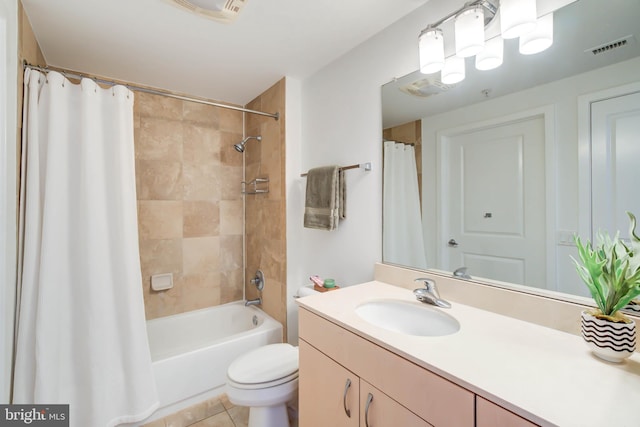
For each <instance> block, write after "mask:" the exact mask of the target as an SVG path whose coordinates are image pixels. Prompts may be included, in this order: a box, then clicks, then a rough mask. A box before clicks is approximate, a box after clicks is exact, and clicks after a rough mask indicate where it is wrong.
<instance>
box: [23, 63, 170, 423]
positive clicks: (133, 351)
mask: <svg viewBox="0 0 640 427" xmlns="http://www.w3.org/2000/svg"><path fill="white" fill-rule="evenodd" d="M24 81H25V109H24V112H25V116H24V119H23V120H24V124H23V160H22V172H23V173H22V190H21V193H22V198H21V199H22V200H21V222H22V224H21V233H22V236H21V238H22V245H21V254H22V260H21V266H20V267H21V271H20V277H21V279H20V284H19V291H20V302H19V307H18V308H19V317H18V330H17V345H16V363H15V377H14V384H13V392H14V395H13V397H14V403H30V404H31V403H34V404H54V403H60V404H69V405H70V417H69V418H70V425H71V426H76V427H87V426H92V427H93V426H95V427H101V426H115V425H117V424H120V423H125V422H135V421H139V420H142V419H144V418H146V417H147V416H149V415H150V414H151V413H152V412H153V411H154V410H155V409H156V408H157V406H158V403H157V401H158V399H157V393H156V389H155V381H154V378H153V372H152V368H151V358H150V355H149V346H148V343H147V335H146V325H145V318H144V305H143V299H142V288H141V273H140V259H139V254H138V231H137V219H136V218H137V214H136V193H135V170H134V149H133V94H132V93H131V92H130V91H129V90H128V89H127V88H125V87H122V86H115V87H113V88H109V89H102V88H100V87H99V86H98V85H96V84H95V82H93V81H92V80H89V79H83V80H82V82H81V84H79V85H76V84H72V83H71V82H70V81H69V80H67V79H66V78H64V77H63V76H62V75H61V74H58V73H55V72H49V73H48V75H47V76H45V75H44V74H41V73H40V72H38V71H34V70H29V69H27V70H26V72H25V79H24Z"/></svg>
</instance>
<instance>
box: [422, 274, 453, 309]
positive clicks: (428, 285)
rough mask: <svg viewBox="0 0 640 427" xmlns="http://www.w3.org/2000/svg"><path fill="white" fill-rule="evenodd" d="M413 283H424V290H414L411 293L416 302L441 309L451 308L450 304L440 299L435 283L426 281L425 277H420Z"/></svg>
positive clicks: (429, 280) (430, 280)
mask: <svg viewBox="0 0 640 427" xmlns="http://www.w3.org/2000/svg"><path fill="white" fill-rule="evenodd" d="M414 282H424V288H418V289H414V291H413V294H414V295H415V296H416V299H417V300H418V301H420V302H424V303H426V304H431V305H436V306H438V307H442V308H451V303H449V302H448V301H445V300H443V299H442V298H440V294H439V293H438V288H436V282H435V281H433V280H432V279H427V278H426V277H420V278H418V279H415V280H414Z"/></svg>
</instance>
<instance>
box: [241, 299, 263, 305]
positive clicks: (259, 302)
mask: <svg viewBox="0 0 640 427" xmlns="http://www.w3.org/2000/svg"><path fill="white" fill-rule="evenodd" d="M244 305H245V307H246V306H249V305H262V297H258V298H256V299H248V300H246V301H245V302H244Z"/></svg>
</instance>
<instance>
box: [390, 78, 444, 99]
mask: <svg viewBox="0 0 640 427" xmlns="http://www.w3.org/2000/svg"><path fill="white" fill-rule="evenodd" d="M454 87H455V85H448V84H444V83H442V82H441V81H440V80H438V79H435V78H424V79H420V80H416V81H415V82H412V83H409V84H407V85H404V86H401V87H399V88H398V89H400V90H401V91H403V92H404V93H408V94H409V95H413V96H419V97H421V98H427V97H429V96H434V95H437V94H439V93H442V92H445V91H447V90H449V89H452V88H454Z"/></svg>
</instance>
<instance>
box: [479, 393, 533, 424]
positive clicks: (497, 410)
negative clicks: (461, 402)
mask: <svg viewBox="0 0 640 427" xmlns="http://www.w3.org/2000/svg"><path fill="white" fill-rule="evenodd" d="M496 426H500V427H537V424H533V423H532V422H530V421H527V420H525V419H524V418H522V417H520V416H518V415H516V414H514V413H513V412H510V411H507V410H506V409H504V408H502V407H501V406H498V405H496V404H495V403H493V402H489V401H488V400H486V399H483V398H482V397H480V396H476V427H496Z"/></svg>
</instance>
